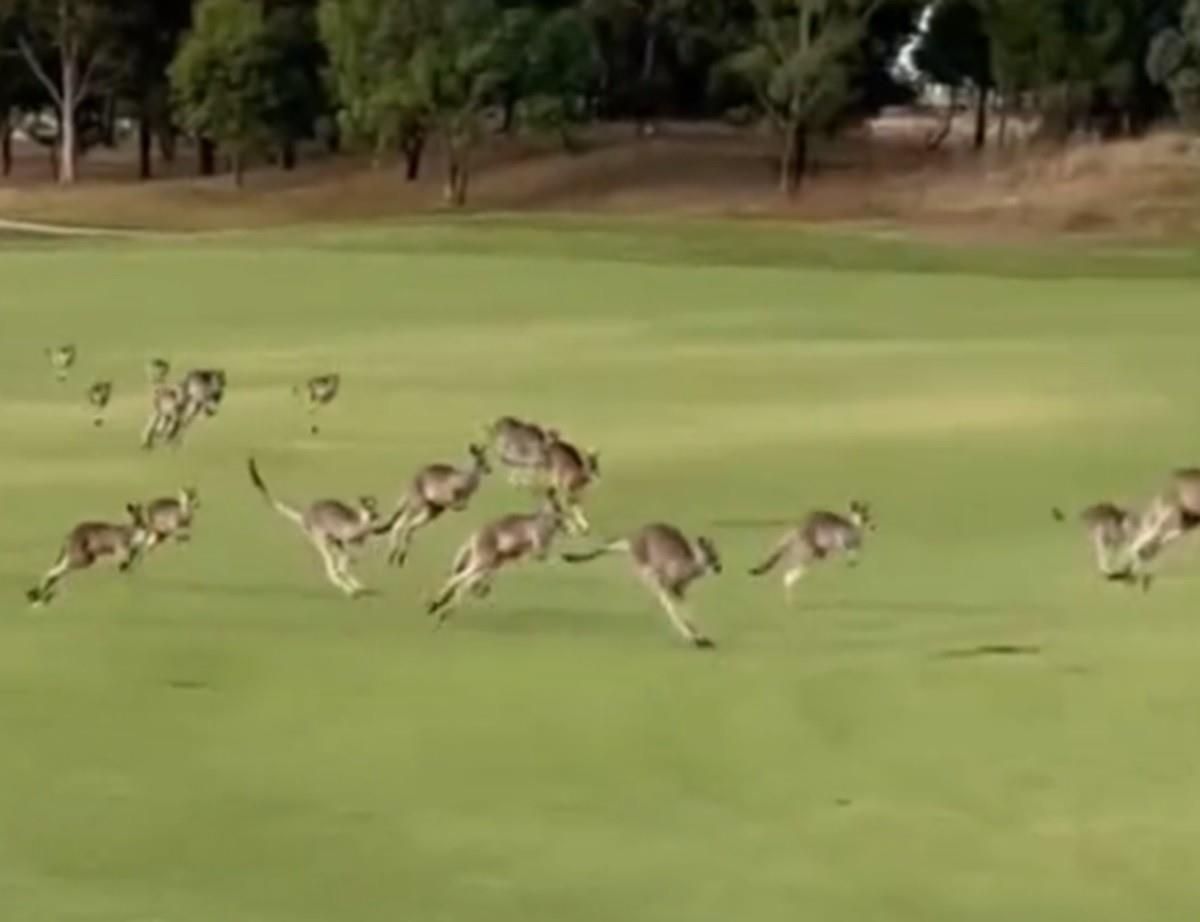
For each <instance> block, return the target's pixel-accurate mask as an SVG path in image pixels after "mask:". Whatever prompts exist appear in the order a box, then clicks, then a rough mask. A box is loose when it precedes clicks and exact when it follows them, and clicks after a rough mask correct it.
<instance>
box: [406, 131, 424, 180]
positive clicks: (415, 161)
mask: <svg viewBox="0 0 1200 922" xmlns="http://www.w3.org/2000/svg"><path fill="white" fill-rule="evenodd" d="M400 149H401V151H403V152H404V178H405V179H406V180H407V181H408V182H416V181H417V177H419V176H420V175H421V158H422V156H423V155H424V153H425V135H423V134H421V133H420V132H415V133H413V134H411V135H409V136H408V137H406V138H405V139H404V140H403V141H401V142H400Z"/></svg>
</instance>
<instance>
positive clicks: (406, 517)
mask: <svg viewBox="0 0 1200 922" xmlns="http://www.w3.org/2000/svg"><path fill="white" fill-rule="evenodd" d="M469 450H470V452H471V462H472V463H471V467H470V468H461V467H455V466H453V465H451V464H429V465H427V466H425V467H423V468H421V469H420V470H419V471H417V474H416V476H415V477H413V479H412V485H411V486H410V487H409V489H408V493H407V495H406V496H405V497H404V499H402V500H401V501H400V505H399V507H398V508H397V509H396V512H395V515H394V518H395V523H394V524H393V526H392V534H391V540H390V542H389V545H388V562H389V563H394V564H396V565H397V566H403V565H404V561H405V560H406V559H407V558H408V549H409V546H410V545H411V544H412V538H413V535H414V534H415V533H416V532H417V530H418V529H421V528H424V527H425V526H426V525H428V524H429V523H430V522H432V521H433V520H434V519H436V518H438V517H439V516H440V515H441V514H442V513H443V512H445V511H446V510H447V509H450V510H453V511H454V512H462V511H463V510H464V509H466V508H467V505H468V503H470V501H471V497H472V496H474V495H475V491H476V490H478V489H479V484H480V483H481V482H482V480H483V478H484V476H485V475H486V474H489V473H491V470H492V469H491V467H490V466H489V465H488V460H487V453H486V452H485V451H484V450H483V448H482V447H481V446H479V445H471V446H469Z"/></svg>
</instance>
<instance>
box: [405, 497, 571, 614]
mask: <svg viewBox="0 0 1200 922" xmlns="http://www.w3.org/2000/svg"><path fill="white" fill-rule="evenodd" d="M563 528H564V517H563V510H562V507H561V506H560V505H559V504H558V500H557V499H556V498H555V497H554V494H553V493H550V492H547V493H546V496H545V500H544V501H543V504H542V507H541V509H539V510H538V511H537V512H535V513H532V514H527V515H506V516H503V517H501V518H499V519H496V520H495V521H493V522H490V523H488V524H487V525H484V526H483V527H482V528H480V529H478V530H477V531H476V532H475V533H474V534H472V535H471V537H470V538H468V539H467V541H466V543H465V544H463V546H462V547H461V548H460V549H459V552H458V554H457V555H456V556H455V558H454V564H453V566H452V567H451V570H450V577H449V579H447V580H446V582H445V584H444V585H443V586H442V588H441V590H440V591H439V592H438V594H437V595H436V596H435V597H434V599H433V601H432V602H430V603H429V607H428V609H427V610H428V613H429V614H431V615H437V616H438V620H437V625H438V626H439V627H440V626H441V624H442V623H443V622H444V621H445V620H446V618H448V617H449V615H450V612H451V611H452V610H453V609H454V608H455V607H457V605H458V603H459V601H460V599H461V598H462V596H463V594H464V593H466V592H471V593H472V594H474V595H476V596H478V597H480V598H483V597H484V596H486V595H487V594H488V593H489V592H490V591H491V587H492V580H493V579H495V577H496V573H497V572H498V571H499V570H500V569H501V568H502V567H505V566H508V565H510V564H515V563H517V562H518V561H521V560H524V559H526V558H530V557H532V558H533V559H534V560H539V561H542V560H545V559H546V557H547V556H548V555H549V553H550V546H551V544H552V543H553V542H554V538H555V536H557V535H558V534H559V532H561V531H562V530H563Z"/></svg>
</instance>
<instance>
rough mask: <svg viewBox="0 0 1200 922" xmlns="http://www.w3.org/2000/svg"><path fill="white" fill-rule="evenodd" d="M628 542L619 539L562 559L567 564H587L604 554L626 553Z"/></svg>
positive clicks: (564, 556) (566, 555) (624, 539)
mask: <svg viewBox="0 0 1200 922" xmlns="http://www.w3.org/2000/svg"><path fill="white" fill-rule="evenodd" d="M628 551H629V541H628V539H626V538H619V539H618V540H616V541H610V542H608V544H602V545H601V546H600V547H597V548H594V549H592V550H590V551H583V552H581V553H574V554H563V555H562V559H563V560H565V561H566V562H567V563H587V562H588V561H589V560H595V559H596V558H598V557H604V556H605V555H606V554H617V553H628Z"/></svg>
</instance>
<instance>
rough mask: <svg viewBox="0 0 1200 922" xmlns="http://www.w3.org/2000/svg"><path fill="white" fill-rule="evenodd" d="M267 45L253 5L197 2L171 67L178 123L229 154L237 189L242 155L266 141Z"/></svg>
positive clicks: (217, 0) (260, 16)
mask: <svg viewBox="0 0 1200 922" xmlns="http://www.w3.org/2000/svg"><path fill="white" fill-rule="evenodd" d="M268 41H269V36H268V32H267V28H266V23H265V19H264V17H263V12H262V9H261V7H259V6H258V5H257V4H256V3H248V2H246V0H201V2H200V4H199V6H197V7H196V10H195V24H194V25H193V27H192V29H191V31H190V32H189V33H188V34H187V37H186V38H185V39H184V41H183V44H182V45H181V46H180V48H179V53H178V54H177V55H176V56H175V60H174V62H173V63H172V64H171V71H170V73H171V89H172V94H173V96H174V99H175V104H176V107H177V108H178V110H179V113H180V116H181V117H182V120H183V124H184V125H185V126H186V127H187V128H188V129H189V130H190V131H191V132H192V133H193V134H194V135H196V136H197V137H199V138H211V139H212V140H213V141H215V142H217V143H218V144H220V145H222V146H223V147H225V148H226V149H228V150H229V152H230V155H231V158H232V162H233V176H234V182H235V183H236V184H237V185H239V186H240V185H241V184H242V175H243V171H244V168H245V160H246V155H247V154H248V153H249V152H250V151H252V150H254V149H255V148H256V147H259V146H261V145H262V144H263V143H265V141H266V140H267V136H268V129H267V124H266V123H267V118H268V115H269V111H270V105H271V103H272V98H271V74H270V71H269V69H268V66H267V65H268V62H269V60H270V54H269V48H268Z"/></svg>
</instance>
